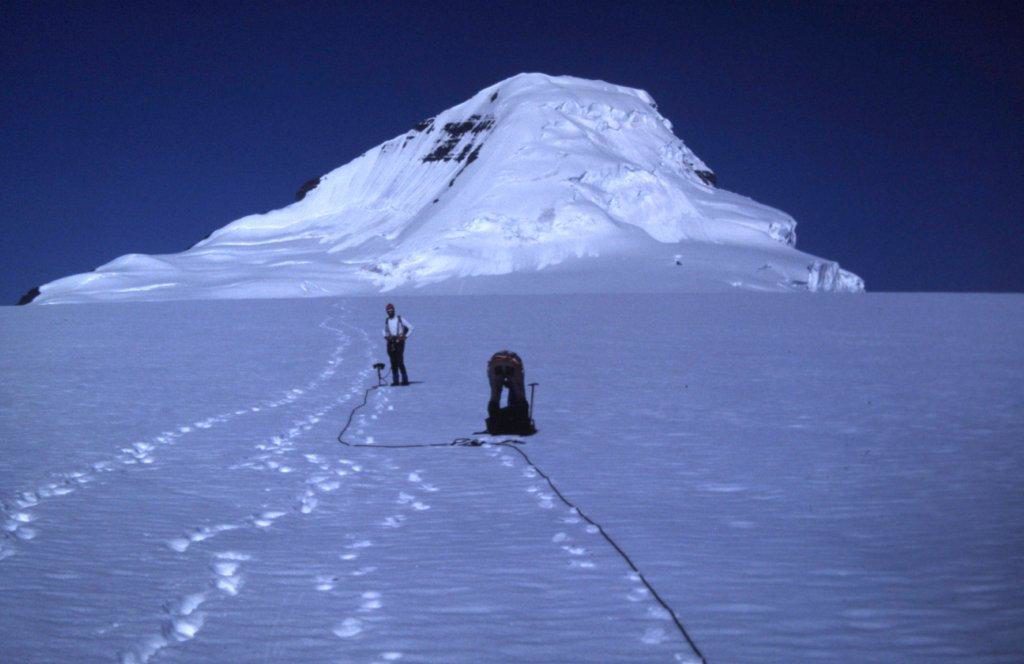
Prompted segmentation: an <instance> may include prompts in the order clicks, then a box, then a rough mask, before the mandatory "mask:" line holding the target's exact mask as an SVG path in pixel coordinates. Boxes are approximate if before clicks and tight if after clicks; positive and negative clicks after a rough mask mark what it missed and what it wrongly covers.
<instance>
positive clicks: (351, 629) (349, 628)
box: [331, 618, 363, 639]
mask: <svg viewBox="0 0 1024 664" xmlns="http://www.w3.org/2000/svg"><path fill="white" fill-rule="evenodd" d="M331 631H332V632H334V635H335V636H337V637H338V638H340V639H351V638H352V637H353V636H356V635H358V634H360V633H362V631H363V621H362V620H359V619H358V618H345V619H344V620H342V621H341V622H340V623H338V624H337V625H335V626H334V629H332V630H331Z"/></svg>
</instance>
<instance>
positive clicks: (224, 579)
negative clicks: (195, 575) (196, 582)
mask: <svg viewBox="0 0 1024 664" xmlns="http://www.w3.org/2000/svg"><path fill="white" fill-rule="evenodd" d="M250 558H251V557H250V556H248V555H246V554H244V553H238V552H235V551H222V552H220V553H217V554H215V555H214V563H213V572H214V575H215V576H214V579H215V581H214V584H215V585H216V587H217V589H218V590H220V591H221V592H223V593H224V594H226V595H230V596H232V597H233V596H235V595H237V594H238V591H239V589H241V587H242V576H241V575H240V574H239V573H238V570H239V567H241V564H242V562H244V561H247V560H250Z"/></svg>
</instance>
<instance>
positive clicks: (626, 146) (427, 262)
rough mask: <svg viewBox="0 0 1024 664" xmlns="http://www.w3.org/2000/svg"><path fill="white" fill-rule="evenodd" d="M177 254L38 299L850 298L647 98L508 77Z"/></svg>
mask: <svg viewBox="0 0 1024 664" xmlns="http://www.w3.org/2000/svg"><path fill="white" fill-rule="evenodd" d="M298 197H299V200H298V201H297V202H295V203H293V204H292V205H289V206H287V207H284V208H282V209H280V210H274V211H271V212H268V213H266V214H258V215H251V216H248V217H243V218H241V219H238V220H237V221H234V222H232V223H230V224H228V225H227V226H225V227H223V228H221V229H219V230H217V231H215V232H214V233H212V234H211V235H210V236H209V237H208V238H207V239H205V240H203V241H201V242H199V243H198V244H196V245H195V246H194V247H192V248H191V249H189V250H188V251H185V252H182V253H179V254H168V255H159V256H149V255H141V254H129V255H126V256H122V257H120V258H117V259H115V260H114V261H112V262H110V263H107V264H106V265H103V266H102V267H100V268H98V269H97V270H95V271H93V272H90V273H86V274H79V275H73V276H70V277H66V278H63V279H60V280H57V281H54V282H52V283H49V284H46V285H44V286H42V287H41V288H40V291H41V293H40V295H39V296H38V297H37V298H36V301H38V302H46V303H57V302H79V301H92V300H157V299H190V298H242V297H245V298H251V297H295V296H305V295H339V294H369V293H374V292H378V291H382V290H384V291H392V290H399V291H406V290H415V291H417V292H426V293H445V292H476V293H487V292H510V291H511V292H524V293H537V292H564V291H577V292H578V291H608V290H613V291H647V292H651V291H713V290H729V289H733V288H744V289H755V290H782V291H784V290H804V289H806V290H812V291H815V290H824V291H860V290H863V288H864V284H863V281H862V280H861V279H860V278H859V277H857V276H856V275H854V274H851V273H849V272H847V271H845V270H841V269H840V268H839V266H838V265H837V264H836V263H834V262H831V261H827V260H823V259H819V258H816V257H814V256H810V255H808V254H804V253H802V252H799V251H797V250H796V249H795V248H794V247H795V244H796V231H795V229H796V222H795V221H794V220H793V219H792V217H790V216H789V215H787V214H785V213H783V212H781V211H779V210H776V209H773V208H770V207H767V206H765V205H761V204H759V203H757V202H755V201H753V200H751V199H749V198H745V197H743V196H739V195H737V194H733V193H730V192H727V191H723V190H721V189H718V188H716V187H715V175H714V173H713V172H712V171H711V169H710V168H708V166H707V165H705V164H704V162H703V161H701V160H700V158H698V157H697V156H696V155H695V154H694V153H693V152H692V151H691V150H690V149H689V148H687V147H686V145H685V144H684V143H683V142H682V141H681V140H680V139H678V138H677V137H676V136H675V135H674V134H673V133H672V125H671V123H670V122H669V121H668V120H667V119H665V118H664V117H662V116H661V115H660V114H659V113H658V111H657V106H656V104H655V102H654V100H653V99H652V98H651V97H650V95H648V94H647V93H646V92H644V91H642V90H636V89H632V88H627V87H622V86H618V85H612V84H609V83H604V82H601V81H590V80H583V79H579V78H572V77H568V76H561V77H552V76H547V75H543V74H520V75H518V76H514V77H512V78H510V79H508V80H505V81H502V82H501V83H498V84H496V85H493V86H491V87H489V88H486V89H484V90H482V91H481V92H479V93H478V94H476V95H475V96H473V97H472V98H471V99H469V100H468V101H465V102H463V103H461V104H459V105H458V106H455V107H453V108H451V109H449V110H447V111H444V112H443V113H440V114H438V115H437V116H436V117H433V118H429V119H427V120H424V121H422V122H420V123H419V124H417V125H416V126H415V127H413V128H412V129H410V130H409V131H408V132H407V133H405V134H403V135H401V136H398V137H396V138H394V139H392V140H390V141H387V142H385V143H382V144H381V145H378V146H377V147H375V148H373V149H371V150H369V151H367V152H366V153H364V154H363V155H361V156H360V157H358V158H356V159H355V160H353V161H351V162H349V163H348V164H346V165H344V166H342V167H340V168H338V169H336V170H334V171H331V172H330V173H328V174H327V175H324V176H323V177H321V178H319V180H314V181H312V182H309V183H307V184H306V185H305V186H304V187H303V189H302V190H301V191H300V193H299V196H298Z"/></svg>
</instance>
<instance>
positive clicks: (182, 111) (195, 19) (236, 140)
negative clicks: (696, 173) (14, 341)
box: [0, 2, 1024, 303]
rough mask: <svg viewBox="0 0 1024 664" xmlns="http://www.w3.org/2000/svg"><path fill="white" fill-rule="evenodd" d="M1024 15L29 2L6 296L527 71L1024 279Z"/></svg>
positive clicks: (857, 240) (358, 149) (920, 248)
mask: <svg viewBox="0 0 1024 664" xmlns="http://www.w3.org/2000/svg"><path fill="white" fill-rule="evenodd" d="M1022 26H1024V12H1022V10H1021V9H1020V8H1019V7H1017V6H1016V5H1014V4H1010V3H999V2H986V3H971V4H967V3H963V4H959V3H951V2H932V3H913V2H900V3H874V2H872V3H794V4H788V3H782V2H771V3H745V2H739V3H706V4H700V5H691V4H689V3H668V2H665V3H645V2H638V3H614V4H613V3H607V4H605V3H599V2H588V3H568V2H556V3H552V2H544V3H530V2H515V3H495V2H491V3H476V4H472V3H467V4H461V3H445V4H430V3H421V2H398V3H353V4H347V3H337V2H335V3H307V2H288V3H284V2H281V3H253V4H252V5H248V4H247V5H242V4H241V3H227V2H225V3H218V2H212V3H211V2H204V3H198V2H195V3H186V2H180V3H138V4H122V3H113V2H95V3H46V2H7V3H4V5H3V6H2V8H0V79H2V81H3V85H2V86H0V154H2V155H3V158H2V159H0V224H2V228H3V236H4V241H3V243H2V244H0V302H3V303H13V302H15V301H16V300H17V299H18V297H19V296H20V295H21V294H22V293H24V292H25V291H26V290H28V289H29V288H30V287H32V286H35V285H38V284H41V283H45V282H47V281H50V280H53V279H56V278H58V277H61V276H65V275H67V274H72V273H76V272H82V271H88V270H90V269H92V268H94V267H96V266H98V265H100V264H102V263H105V262H107V261H108V260H110V259H112V258H115V257H116V256H119V255H121V254H125V253H130V252H139V253H173V252H177V251H181V250H183V249H185V248H187V247H189V246H190V245H192V244H193V243H195V242H196V241H198V240H200V239H201V238H203V237H205V236H206V235H207V234H208V233H209V232H210V231H212V230H214V229H216V228H219V227H221V226H223V225H225V224H226V223H228V222H229V221H231V220H233V219H236V218H238V217H240V216H242V215H244V214H249V213H253V212H262V211H266V210H269V209H273V208H277V207H281V206H283V205H286V204H288V203H289V202H291V201H292V200H293V198H294V193H295V191H296V189H298V187H299V186H300V185H301V184H302V183H303V182H304V181H306V180H308V179H310V178H313V177H316V176H318V175H321V174H323V173H325V172H327V171H329V170H331V169H333V168H335V167H337V166H340V165H342V164H344V163H346V162H348V161H349V160H351V159H352V158H354V157H356V156H358V155H359V154H360V153H362V152H363V151H365V150H366V149H367V148H369V147H372V146H374V145H376V144H378V143H380V142H382V141H384V140H387V139H389V138H391V137H394V136H396V135H398V134H400V133H402V132H404V131H405V130H406V129H408V128H409V127H411V126H412V125H413V124H415V123H416V122H417V121H419V120H421V119H423V118H425V117H428V116H431V115H433V114H435V113H437V112H439V111H441V110H443V109H445V108H448V107H450V106H453V105H454V104H456V103H458V102H461V101H463V100H464V99H466V98H468V97H469V96H471V95H472V94H473V93H474V92H476V91H477V90H479V89H481V88H483V87H485V86H487V85H490V84H492V83H495V82H497V81H499V80H501V79H503V78H506V77H508V76H511V75H513V74H516V73H519V72H522V71H540V72H545V73H549V74H570V75H574V76H580V77H584V78H597V79H603V80H607V81H610V82H613V83H618V84H622V85H628V86H631V87H638V88H643V89H645V90H647V91H648V92H650V93H651V95H652V96H653V97H654V98H655V99H656V100H657V102H658V104H659V109H660V111H661V112H662V113H663V114H664V115H665V116H666V117H668V118H669V119H670V120H671V121H672V122H673V124H674V125H675V131H676V134H677V135H678V136H679V137H680V138H682V139H683V140H684V141H685V142H686V143H687V144H688V145H689V146H690V147H691V148H692V149H693V150H694V151H695V152H696V153H697V154H698V155H699V156H700V157H701V158H702V159H703V160H704V161H705V162H707V163H708V165H709V166H711V168H712V169H714V170H715V171H716V173H717V175H718V181H719V184H720V186H722V187H723V188H725V189H729V190H732V191H736V192H739V193H742V194H745V195H748V196H751V197H753V198H755V199H756V200H758V201H761V202H763V203H767V204H769V205H773V206H775V207H778V208H780V209H782V210H785V211H786V212H788V213H790V214H792V215H793V216H794V217H795V218H796V219H797V221H798V222H799V224H800V225H799V227H798V235H799V243H798V246H799V247H800V248H801V249H804V250H806V251H809V252H811V253H815V254H818V255H822V256H825V257H828V258H831V259H835V260H838V261H840V263H841V264H842V265H843V266H844V267H846V268H848V269H851V270H853V271H854V272H857V273H858V274H860V275H861V276H863V277H864V278H865V280H866V281H867V284H868V287H869V289H870V290H912V291H920V290H932V291H934V290H940V291H961V290H974V291H1022V290H1024V274H1022V270H1021V267H1022V264H1024V261H1022V260H1021V256H1022V255H1024V234H1022V233H1021V231H1020V225H1021V222H1022V221H1024V219H1022V213H1021V210H1022V209H1024V208H1022V204H1024V168H1022V167H1024V163H1022V162H1024V130H1022V125H1021V118H1022V117H1024V113H1022V111H1024V104H1022V101H1024V47H1022V44H1024V35H1022V32H1024V28H1022Z"/></svg>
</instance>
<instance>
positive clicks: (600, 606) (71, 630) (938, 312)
mask: <svg viewBox="0 0 1024 664" xmlns="http://www.w3.org/2000/svg"><path fill="white" fill-rule="evenodd" d="M382 304H383V303H382V302H381V301H380V299H379V298H373V299H369V298H368V299H360V298H348V299H319V300H277V301H237V302H216V303H215V302H175V303H127V304H107V305H96V306H87V307H18V308H12V307H8V308H0V372H2V375H3V376H4V381H3V383H2V388H0V390H2V391H0V407H2V412H0V440H2V441H3V454H2V455H0V499H2V501H3V502H2V505H3V507H2V510H3V512H2V514H0V524H2V526H3V537H2V538H0V588H2V592H0V659H2V660H3V661H5V662H8V661H9V662H26V663H27V662H68V661H83V662H84V661H90V662H91V661H111V660H117V659H120V661H122V662H145V661H151V662H223V661H228V660H230V661H244V662H256V661H266V662H278V661H317V662H321V661H340V662H371V661H377V662H393V661H407V662H482V661H489V662H499V661H501V662H505V661H516V662H554V661H557V662H575V661H579V662H595V661H601V662H603V661H636V662H654V661H693V659H694V658H693V655H692V653H691V652H690V650H689V649H688V648H687V646H686V644H685V642H684V641H683V640H682V639H681V638H680V636H679V634H678V633H677V632H676V631H675V630H674V627H673V625H672V623H671V621H670V620H668V617H667V615H666V614H665V613H664V612H663V611H662V610H660V608H659V607H658V605H657V604H656V603H655V602H654V601H653V600H652V598H651V597H650V595H649V593H647V592H645V591H644V588H643V587H642V584H640V583H639V581H638V580H637V579H636V577H635V576H633V575H632V574H631V572H630V570H629V569H628V568H627V566H626V565H625V563H624V562H623V561H622V559H621V558H620V557H619V556H618V555H617V554H616V553H615V552H614V550H612V549H611V547H610V546H609V545H608V544H607V543H605V542H604V540H603V539H601V537H600V535H599V534H597V533H595V532H593V529H592V528H589V527H588V526H587V524H586V523H585V522H584V521H582V520H581V519H580V518H579V515H577V514H574V513H573V512H571V511H570V510H568V509H567V508H566V507H565V506H564V505H562V504H561V503H560V502H559V501H558V500H557V498H556V497H555V496H554V495H553V493H552V491H551V490H550V488H549V487H548V486H547V484H546V483H545V482H543V481H542V479H541V478H539V477H538V476H537V475H536V474H535V472H533V471H532V470H531V469H530V468H529V467H528V466H526V465H525V464H524V463H523V461H522V460H521V459H520V458H519V457H518V455H516V454H515V453H514V452H512V451H510V450H507V449H504V448H501V447H483V448H447V447H445V448H435V449H409V450H385V449H370V448H344V447H342V446H341V445H339V444H338V443H337V442H336V440H335V437H336V436H337V434H338V431H339V430H340V429H341V427H342V425H343V424H344V422H345V420H346V419H347V417H348V414H349V412H350V411H351V409H352V408H353V407H354V406H355V405H356V404H357V403H359V402H360V401H361V399H362V396H363V390H364V388H365V387H367V386H368V385H370V384H373V383H374V382H375V377H374V376H373V371H372V369H371V368H370V365H371V363H372V362H373V361H376V360H380V359H384V349H383V347H382V346H383V344H382V342H381V341H380V339H379V338H378V337H379V328H380V324H381V318H382V311H381V309H382ZM397 304H398V308H399V311H400V312H402V313H405V314H408V315H409V316H410V317H411V318H413V319H414V320H415V321H416V322H417V328H416V336H415V337H414V338H413V339H412V340H410V345H409V348H408V351H407V363H408V365H409V369H410V375H411V378H412V379H413V380H418V381H422V382H421V383H419V384H416V385H414V386H411V387H408V388H390V387H388V388H383V389H381V390H378V391H377V392H375V393H373V394H372V396H371V399H370V401H369V403H368V405H367V407H366V408H363V409H361V410H360V411H358V412H357V414H356V417H355V418H354V420H353V426H352V428H351V429H350V431H349V437H350V438H351V439H352V440H353V441H360V442H365V443H373V444H377V445H380V444H386V443H394V442H446V441H448V440H451V439H452V438H455V437H458V436H465V435H469V434H472V432H474V431H476V430H478V429H479V428H481V427H482V420H483V417H484V412H485V402H486V399H487V384H486V378H485V375H484V366H485V362H486V360H487V358H488V357H489V356H490V354H491V353H492V352H494V351H496V350H499V349H502V348H511V349H513V350H516V351H517V352H519V353H520V354H521V355H522V356H523V358H524V360H525V363H526V371H527V380H528V381H538V382H539V383H540V387H539V389H538V392H537V396H536V413H535V415H536V420H537V423H538V426H539V428H540V433H539V434H538V435H536V436H534V437H532V438H530V439H529V440H528V442H527V444H526V445H525V446H524V451H526V452H527V453H528V454H529V455H530V456H531V458H532V459H533V460H534V461H535V462H536V463H537V464H538V466H539V467H541V468H542V469H543V470H544V471H545V472H546V473H548V474H549V475H550V476H551V477H552V478H553V479H554V481H555V482H556V483H557V484H558V486H559V487H560V489H561V490H562V491H563V492H564V493H565V494H566V495H567V496H568V497H570V498H571V499H572V500H574V501H576V502H577V503H578V504H579V505H580V507H581V508H582V509H583V510H584V511H585V512H586V513H587V514H588V515H589V516H591V517H593V518H594V519H596V520H597V521H598V522H600V523H601V524H602V525H603V527H604V528H605V529H606V530H607V531H608V532H609V533H610V534H611V535H612V536H613V537H614V538H616V540H617V541H618V542H619V543H620V544H621V545H622V547H623V548H624V550H625V551H627V552H628V553H629V555H630V556H631V557H632V558H633V559H634V560H635V561H636V563H637V564H638V565H639V567H640V569H641V570H642V571H643V573H644V574H645V576H646V577H647V578H648V579H649V580H650V581H651V582H652V583H653V585H654V586H655V588H656V589H657V591H658V592H659V594H661V595H662V596H663V597H664V598H665V599H666V600H667V601H668V602H669V604H670V605H671V606H672V607H673V608H674V609H675V611H676V613H677V614H678V616H679V617H680V619H681V620H682V621H683V623H684V624H685V625H686V628H687V629H688V631H689V632H690V633H691V635H692V636H693V637H694V639H695V641H696V642H697V644H698V645H699V647H700V648H701V649H702V650H703V652H704V654H705V655H706V656H707V658H708V660H709V661H711V662H815V661H821V662H826V661H827V662H834V661H849V662H936V661H971V662H1019V661H1021V660H1022V659H1024V646H1022V644H1024V586H1022V584H1021V583H1020V579H1021V578H1024V529H1022V527H1021V525H1022V523H1024V495H1022V492H1021V484H1020V478H1021V476H1022V470H1024V451H1022V449H1021V444H1020V443H1021V441H1022V440H1024V384H1022V383H1024V379H1022V376H1024V373H1022V369H1024V347H1022V340H1024V299H1022V298H1021V297H1020V296H952V295H867V296H864V297H858V298H827V299H821V298H815V297H810V296H764V295H754V294H742V293H735V294H731V295H721V294H719V295H692V294H691V295H660V296H655V295H647V296H621V295H602V296H598V295H590V296H587V295H577V296H546V297H531V298H526V297H511V296H508V297H461V298H457V297H422V298H412V299H406V300H399V301H398V302H397Z"/></svg>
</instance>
